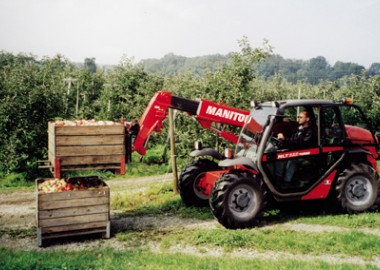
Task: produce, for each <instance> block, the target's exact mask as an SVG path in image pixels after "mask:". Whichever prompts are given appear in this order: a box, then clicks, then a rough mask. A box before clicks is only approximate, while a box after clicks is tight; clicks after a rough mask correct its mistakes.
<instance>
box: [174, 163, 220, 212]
mask: <svg viewBox="0 0 380 270" xmlns="http://www.w3.org/2000/svg"><path fill="white" fill-rule="evenodd" d="M217 170H220V167H219V166H218V164H217V163H215V162H214V161H211V160H208V159H198V160H196V161H194V162H192V163H191V164H189V165H187V166H185V167H184V168H183V170H182V172H181V175H180V177H179V179H178V188H179V194H180V195H181V198H182V201H183V202H184V203H185V204H186V205H187V206H198V207H199V206H207V205H208V199H209V196H206V195H204V194H203V193H202V192H201V191H200V190H198V189H197V185H198V183H199V180H200V179H201V178H202V176H203V175H204V174H205V173H206V172H210V171H217Z"/></svg>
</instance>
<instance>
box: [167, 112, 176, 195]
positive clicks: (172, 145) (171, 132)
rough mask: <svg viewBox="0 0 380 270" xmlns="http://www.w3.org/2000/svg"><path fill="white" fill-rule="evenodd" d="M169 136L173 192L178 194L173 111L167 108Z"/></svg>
mask: <svg viewBox="0 0 380 270" xmlns="http://www.w3.org/2000/svg"><path fill="white" fill-rule="evenodd" d="M168 112H169V135H170V153H171V159H172V168H173V190H174V193H177V194H178V174H177V159H176V158H177V156H176V153H175V139H174V117H173V109H172V108H169V110H168Z"/></svg>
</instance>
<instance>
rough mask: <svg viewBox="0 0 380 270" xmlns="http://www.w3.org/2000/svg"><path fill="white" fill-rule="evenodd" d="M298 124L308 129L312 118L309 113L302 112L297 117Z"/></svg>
mask: <svg viewBox="0 0 380 270" xmlns="http://www.w3.org/2000/svg"><path fill="white" fill-rule="evenodd" d="M297 121H298V124H299V125H300V126H302V127H306V126H307V125H308V124H309V121H310V117H309V115H308V113H307V111H302V112H300V113H299V115H298V116H297Z"/></svg>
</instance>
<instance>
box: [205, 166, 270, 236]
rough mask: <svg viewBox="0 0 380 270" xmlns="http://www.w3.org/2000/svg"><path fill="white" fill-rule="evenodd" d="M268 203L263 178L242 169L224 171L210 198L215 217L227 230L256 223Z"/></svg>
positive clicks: (247, 226) (249, 226)
mask: <svg viewBox="0 0 380 270" xmlns="http://www.w3.org/2000/svg"><path fill="white" fill-rule="evenodd" d="M266 205H267V191H266V189H265V187H264V183H263V181H261V179H259V178H258V177H257V176H256V175H254V174H251V173H249V172H244V171H232V172H229V173H225V174H223V175H222V176H221V177H220V178H219V180H218V181H217V182H216V183H215V185H214V187H213V189H212V192H211V197H210V206H211V210H212V212H213V214H214V216H215V217H216V218H217V219H218V221H219V223H221V224H222V225H223V226H224V227H226V228H228V229H243V228H251V227H253V226H256V225H258V223H259V221H260V218H261V216H262V214H263V210H264V209H265V208H266Z"/></svg>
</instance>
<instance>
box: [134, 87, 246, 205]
mask: <svg viewBox="0 0 380 270" xmlns="http://www.w3.org/2000/svg"><path fill="white" fill-rule="evenodd" d="M169 108H172V109H176V110H179V111H183V112H187V113H188V114H189V115H190V116H193V117H194V118H195V119H196V120H197V121H198V122H199V124H200V125H201V126H202V127H203V128H206V129H210V130H212V131H214V132H216V133H217V134H219V135H220V136H221V137H222V138H224V139H226V140H228V141H230V142H232V143H234V144H236V143H237V141H238V136H236V135H235V134H234V133H233V132H231V131H226V130H222V129H218V128H216V125H215V123H221V124H226V125H231V126H237V127H242V126H243V125H244V123H245V121H246V119H247V117H248V115H249V112H248V111H245V110H241V109H237V108H233V107H229V106H227V105H225V104H223V103H214V102H212V101H209V100H205V99H200V100H191V99H186V98H182V97H178V96H174V95H172V94H171V93H170V92H165V91H159V92H157V93H156V94H155V95H154V96H153V97H152V99H151V100H150V102H149V104H148V106H147V107H146V109H145V111H144V113H143V115H142V116H141V118H140V119H139V126H140V129H139V132H138V134H137V136H136V138H135V140H134V142H133V147H132V148H133V149H132V151H136V152H137V153H139V154H140V155H145V153H146V143H147V141H148V139H149V136H150V135H151V134H152V132H154V131H157V132H160V131H161V129H162V127H163V123H162V121H163V120H164V119H165V118H166V117H167V114H168V109H169ZM190 156H192V157H196V158H198V159H196V160H195V161H194V162H192V163H191V164H189V165H187V166H185V167H184V168H183V170H182V172H181V174H180V177H179V182H178V187H179V192H180V195H181V198H182V200H183V201H184V203H186V204H187V205H193V206H204V205H208V199H209V196H205V195H204V191H203V190H202V189H201V188H200V187H199V186H198V183H199V180H200V179H201V178H202V176H203V175H204V174H205V173H206V172H211V171H217V170H220V167H219V166H218V164H217V162H215V161H213V160H211V159H209V158H206V157H211V158H213V159H216V160H222V159H223V158H224V157H223V155H221V154H220V153H219V152H218V151H216V150H215V149H213V148H203V149H199V148H198V149H196V150H195V151H193V152H191V153H190Z"/></svg>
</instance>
